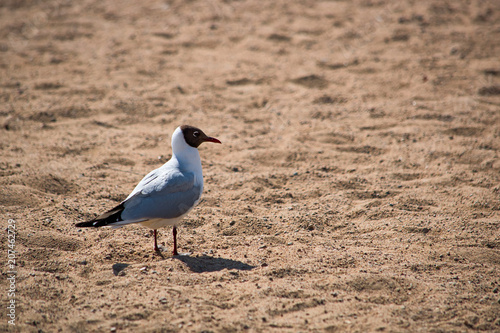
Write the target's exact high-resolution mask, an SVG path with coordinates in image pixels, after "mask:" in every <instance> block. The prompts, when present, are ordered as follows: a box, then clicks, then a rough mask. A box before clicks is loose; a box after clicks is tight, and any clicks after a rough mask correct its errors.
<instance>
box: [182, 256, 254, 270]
mask: <svg viewBox="0 0 500 333" xmlns="http://www.w3.org/2000/svg"><path fill="white" fill-rule="evenodd" d="M173 259H177V260H179V261H182V262H183V263H185V264H186V265H187V266H188V267H189V269H190V270H191V271H192V272H195V273H205V272H217V271H221V270H223V269H228V270H231V269H237V270H240V271H249V270H251V269H254V268H255V266H252V265H248V264H245V263H243V262H241V261H237V260H232V259H225V258H215V257H210V256H206V255H204V256H202V257H190V256H186V255H180V256H174V257H173Z"/></svg>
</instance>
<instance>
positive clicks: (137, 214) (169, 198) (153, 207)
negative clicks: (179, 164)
mask: <svg viewBox="0 0 500 333" xmlns="http://www.w3.org/2000/svg"><path fill="white" fill-rule="evenodd" d="M155 171H156V172H155ZM158 171H159V170H158V169H157V170H154V171H152V172H151V173H150V174H148V175H147V176H146V177H144V179H143V180H142V181H141V182H140V183H139V184H138V185H137V186H136V188H135V189H134V191H132V193H131V194H130V196H129V197H128V198H127V199H126V200H125V201H124V202H123V205H124V207H125V209H124V210H123V212H122V214H121V217H122V219H123V221H130V222H136V221H141V220H142V221H144V220H147V219H153V218H164V219H172V218H176V217H180V216H182V215H184V214H185V213H187V212H188V211H189V210H190V209H191V208H193V207H194V205H195V204H196V202H197V201H198V200H199V199H200V196H201V191H202V188H201V186H199V185H198V186H195V180H196V179H195V175H194V174H193V173H183V172H181V171H179V170H178V169H173V170H170V171H168V170H167V171H166V170H162V172H158ZM139 185H141V186H139Z"/></svg>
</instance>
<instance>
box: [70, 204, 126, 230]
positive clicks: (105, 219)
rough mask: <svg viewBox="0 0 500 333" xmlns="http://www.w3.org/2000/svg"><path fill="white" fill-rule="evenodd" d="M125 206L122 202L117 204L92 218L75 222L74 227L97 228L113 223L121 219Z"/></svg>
mask: <svg viewBox="0 0 500 333" xmlns="http://www.w3.org/2000/svg"><path fill="white" fill-rule="evenodd" d="M124 209H125V207H124V206H123V203H121V204H119V205H118V206H116V207H115V208H113V209H110V210H109V211H107V212H106V213H104V214H102V215H100V216H98V217H96V218H95V219H93V220H90V221H86V222H80V223H77V224H75V227H77V228H89V227H90V228H98V227H104V226H106V225H110V224H113V223H115V222H119V221H122V218H121V215H122V212H123V210H124Z"/></svg>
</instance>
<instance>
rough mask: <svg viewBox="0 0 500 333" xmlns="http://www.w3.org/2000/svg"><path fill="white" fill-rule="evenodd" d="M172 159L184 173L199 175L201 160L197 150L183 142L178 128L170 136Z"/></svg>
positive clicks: (182, 136)
mask: <svg viewBox="0 0 500 333" xmlns="http://www.w3.org/2000/svg"><path fill="white" fill-rule="evenodd" d="M172 159H176V160H177V161H178V162H179V166H180V165H182V167H183V169H185V170H186V171H191V172H195V173H197V174H199V175H201V159H200V153H199V152H198V149H197V148H194V147H191V146H190V145H188V144H187V143H186V140H184V135H183V134H182V130H181V129H180V127H177V129H176V130H175V131H174V134H172Z"/></svg>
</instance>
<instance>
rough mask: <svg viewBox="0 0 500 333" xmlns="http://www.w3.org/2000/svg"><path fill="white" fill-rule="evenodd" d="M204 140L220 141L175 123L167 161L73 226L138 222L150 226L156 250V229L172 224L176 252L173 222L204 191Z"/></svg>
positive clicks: (175, 234)
mask: <svg viewBox="0 0 500 333" xmlns="http://www.w3.org/2000/svg"><path fill="white" fill-rule="evenodd" d="M203 142H214V143H221V142H220V141H219V140H218V139H216V138H212V137H209V136H207V135H206V134H205V133H203V131H202V130H200V129H199V128H196V127H193V126H189V125H182V126H179V127H177V129H176V130H175V131H174V134H172V158H171V159H170V160H169V161H168V162H167V163H165V164H164V165H162V166H161V167H159V168H158V169H156V170H153V171H151V172H150V173H148V174H147V175H146V177H144V178H143V179H142V180H141V181H140V182H139V184H137V186H136V187H135V188H134V190H133V191H132V193H130V194H129V196H128V197H127V198H126V199H125V200H124V201H122V202H121V203H120V204H119V205H118V206H116V207H115V208H113V209H111V210H109V211H107V212H106V213H104V214H102V215H99V216H98V217H96V218H95V219H93V220H90V221H87V222H80V223H77V224H75V226H76V227H79V228H80V227H94V228H98V227H103V226H109V227H112V228H120V227H122V226H124V225H127V224H132V223H139V224H141V225H143V226H145V227H148V228H151V229H153V233H154V238H155V244H154V250H155V251H156V252H159V251H160V249H159V248H158V243H157V240H156V236H157V229H158V228H161V227H165V226H169V225H171V226H173V230H172V233H173V239H174V250H173V251H172V253H173V255H178V253H177V228H176V226H177V225H178V223H179V222H180V221H181V220H182V218H183V217H184V216H185V215H186V214H187V213H188V212H189V211H190V210H191V209H193V207H194V206H196V205H197V204H198V202H199V201H200V197H201V193H202V191H203V172H202V169H201V159H200V154H199V152H198V147H199V146H200V145H201V144H202V143H203Z"/></svg>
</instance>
